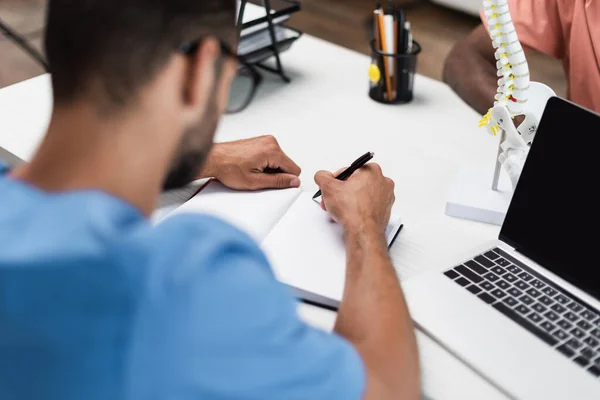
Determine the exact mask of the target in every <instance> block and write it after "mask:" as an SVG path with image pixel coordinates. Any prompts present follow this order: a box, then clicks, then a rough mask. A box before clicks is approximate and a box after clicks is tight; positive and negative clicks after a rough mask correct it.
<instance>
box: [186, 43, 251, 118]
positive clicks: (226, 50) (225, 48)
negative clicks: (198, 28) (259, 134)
mask: <svg viewBox="0 0 600 400" xmlns="http://www.w3.org/2000/svg"><path fill="white" fill-rule="evenodd" d="M202 40H203V39H198V40H196V41H193V42H189V43H185V44H182V45H180V46H179V51H181V52H182V53H184V54H186V55H190V54H194V53H195V52H196V50H198V46H199V44H200V43H201V42H202ZM220 45H221V54H222V55H224V56H226V57H231V58H233V59H234V60H236V61H237V63H238V71H239V70H241V69H245V70H247V71H248V72H249V73H250V78H251V79H252V89H250V93H249V94H248V98H247V99H246V101H245V102H244V103H243V104H242V106H241V107H240V108H239V109H236V110H227V111H226V114H235V113H238V112H240V111H243V110H244V109H246V107H248V105H249V104H250V103H251V102H252V99H254V95H255V94H256V89H257V88H258V85H260V83H261V82H262V80H263V77H262V75H261V74H259V73H258V71H257V70H256V68H254V66H252V64H249V63H248V62H246V60H245V59H244V57H241V56H239V55H237V54H236V53H235V52H234V51H233V50H232V49H231V47H230V46H229V45H228V44H227V43H225V42H223V41H220ZM240 67H241V68H240Z"/></svg>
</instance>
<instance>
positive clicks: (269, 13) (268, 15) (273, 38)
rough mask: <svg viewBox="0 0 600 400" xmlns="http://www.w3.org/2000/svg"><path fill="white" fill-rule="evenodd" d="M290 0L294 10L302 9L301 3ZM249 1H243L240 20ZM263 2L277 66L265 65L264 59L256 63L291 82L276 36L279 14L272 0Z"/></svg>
mask: <svg viewBox="0 0 600 400" xmlns="http://www.w3.org/2000/svg"><path fill="white" fill-rule="evenodd" d="M288 2H289V3H290V4H292V5H293V6H294V7H295V8H294V10H293V11H292V12H295V11H298V10H299V9H300V6H299V3H297V2H294V1H288ZM247 3H248V0H242V1H241V5H240V12H239V16H238V21H243V17H244V10H245V8H246V4H247ZM262 3H263V7H264V8H265V11H266V17H265V20H266V22H267V29H268V31H269V36H270V37H271V46H269V47H270V49H271V51H272V52H273V55H272V56H273V57H275V68H273V67H270V66H267V65H265V64H264V61H260V62H258V63H256V64H255V65H256V66H257V67H259V68H261V69H264V70H266V71H269V72H271V73H273V74H276V75H279V76H280V77H281V79H282V80H283V81H284V82H286V83H289V82H290V78H289V77H288V76H287V75H286V74H285V71H284V69H283V64H282V63H281V57H280V52H279V49H278V47H277V37H276V36H275V24H274V23H273V18H274V17H276V16H277V13H275V14H273V13H272V10H273V8H272V7H271V0H262ZM257 22H259V21H252V22H249V23H248V24H244V25H242V28H244V27H246V26H248V25H250V24H256V23H257Z"/></svg>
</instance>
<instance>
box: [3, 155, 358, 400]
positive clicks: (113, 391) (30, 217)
mask: <svg viewBox="0 0 600 400" xmlns="http://www.w3.org/2000/svg"><path fill="white" fill-rule="evenodd" d="M2 172H4V174H5V173H6V172H7V169H6V168H5V167H3V166H2V165H1V163H0V399H2V400H12V399H57V400H58V399H60V400H69V399H78V400H79V399H87V400H95V399H111V400H117V399H256V400H259V399H260V400H265V399H284V400H291V399H302V400H305V399H311V400H313V399H328V400H329V399H360V398H361V397H362V395H363V393H364V389H365V384H366V383H365V381H366V378H365V370H364V366H363V363H362V360H361V358H360V357H359V355H358V354H357V352H356V350H355V349H354V348H353V347H352V346H351V345H350V344H349V343H348V342H347V341H346V340H345V339H343V338H342V337H340V336H338V335H335V334H328V333H324V332H322V331H319V330H316V329H313V328H311V327H309V326H307V325H306V324H304V323H303V322H302V321H301V320H300V319H299V318H298V316H297V314H296V303H295V301H294V299H293V298H292V296H291V295H290V293H289V292H288V290H287V288H286V287H285V286H283V285H281V284H280V283H279V282H277V281H276V280H275V277H274V275H273V273H272V270H271V268H270V267H269V264H268V262H267V260H266V258H265V256H264V255H263V253H262V252H261V251H260V249H259V248H258V247H257V245H256V244H255V243H254V242H253V241H252V240H251V239H250V237H249V236H247V235H246V234H244V233H242V232H240V231H239V230H237V229H235V228H233V227H232V226H230V225H228V224H226V223H224V222H222V221H220V220H217V219H215V218H212V217H208V216H201V215H179V216H175V217H173V218H170V219H168V220H166V221H165V222H163V223H161V224H160V225H159V226H157V227H153V226H152V225H151V224H150V223H149V222H148V220H147V219H146V218H144V217H143V216H142V215H141V214H140V213H139V212H138V210H137V209H136V208H134V207H133V206H132V205H130V204H128V203H126V202H124V201H122V200H120V199H118V198H115V197H113V196H110V195H108V194H106V193H103V192H101V191H92V190H90V191H78V192H69V193H54V194H51V193H46V192H42V191H40V190H38V189H36V188H34V187H32V186H29V185H27V184H26V183H24V182H20V181H17V180H14V179H11V178H8V177H6V176H5V175H4V174H3V173H2Z"/></svg>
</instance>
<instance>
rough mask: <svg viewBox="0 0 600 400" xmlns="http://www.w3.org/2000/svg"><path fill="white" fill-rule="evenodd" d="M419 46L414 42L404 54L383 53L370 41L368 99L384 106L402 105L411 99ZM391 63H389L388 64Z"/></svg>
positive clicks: (419, 50)
mask: <svg viewBox="0 0 600 400" xmlns="http://www.w3.org/2000/svg"><path fill="white" fill-rule="evenodd" d="M420 52H421V46H420V45H419V43H417V42H416V41H413V43H412V49H411V50H410V51H409V52H407V53H406V54H401V53H384V52H383V51H381V50H379V49H378V48H377V46H376V43H375V40H373V41H371V58H372V62H371V67H370V68H369V80H370V87H369V97H370V98H372V99H373V100H375V101H377V102H379V103H384V104H403V103H408V102H410V101H411V100H412V99H413V85H414V78H415V71H416V69H417V56H418V55H419V53H420ZM390 61H391V62H390Z"/></svg>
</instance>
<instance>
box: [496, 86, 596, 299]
mask: <svg viewBox="0 0 600 400" xmlns="http://www.w3.org/2000/svg"><path fill="white" fill-rule="evenodd" d="M599 230H600V116H599V115H596V114H594V113H592V112H590V111H586V110H584V109H582V108H579V107H578V106H575V105H573V104H571V103H569V102H567V101H565V100H562V99H559V98H552V99H550V101H549V102H548V104H547V106H546V110H545V111H544V115H543V117H542V119H541V122H540V125H539V128H538V131H537V134H536V137H535V140H534V143H533V145H532V146H531V150H530V152H529V156H528V158H527V162H526V163H525V167H524V169H523V172H522V174H521V178H520V180H519V184H518V186H517V189H516V190H515V193H514V195H513V199H512V202H511V204H510V207H509V210H508V213H507V215H506V219H505V221H504V225H503V226H502V231H501V233H500V239H501V240H503V241H505V242H507V243H508V244H509V245H511V246H513V247H514V248H516V249H517V250H518V251H519V252H521V253H523V254H524V255H525V256H527V257H529V258H530V259H532V260H534V261H535V262H537V263H538V264H540V265H542V266H543V267H544V268H546V269H548V270H550V271H552V272H553V273H555V274H556V275H558V276H560V277H561V278H563V279H565V280H567V281H569V282H570V283H572V284H574V285H575V286H577V287H579V288H580V289H582V290H584V291H586V292H587V293H589V294H590V295H592V296H594V297H596V298H598V299H600V231H599Z"/></svg>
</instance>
